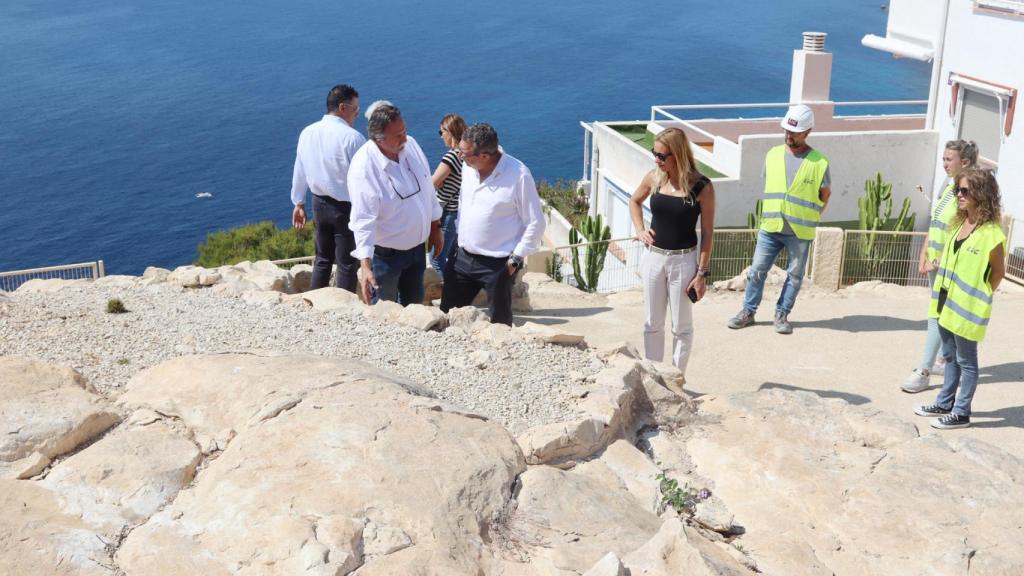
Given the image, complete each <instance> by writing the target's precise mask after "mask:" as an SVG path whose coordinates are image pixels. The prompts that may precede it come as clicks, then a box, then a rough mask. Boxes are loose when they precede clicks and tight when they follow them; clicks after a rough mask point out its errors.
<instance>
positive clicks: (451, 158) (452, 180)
mask: <svg viewBox="0 0 1024 576" xmlns="http://www.w3.org/2000/svg"><path fill="white" fill-rule="evenodd" d="M441 163H442V164H444V165H445V166H447V167H448V168H449V169H450V170H451V172H450V173H449V174H448V177H447V178H445V179H444V182H442V183H441V188H440V189H438V191H437V201H438V202H440V203H441V209H442V210H447V211H452V212H454V211H456V210H458V209H459V188H461V187H462V159H461V158H459V151H458V150H449V151H448V152H447V153H446V154H445V155H444V157H442V158H441Z"/></svg>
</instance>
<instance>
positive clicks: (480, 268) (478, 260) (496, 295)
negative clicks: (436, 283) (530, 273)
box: [441, 248, 515, 326]
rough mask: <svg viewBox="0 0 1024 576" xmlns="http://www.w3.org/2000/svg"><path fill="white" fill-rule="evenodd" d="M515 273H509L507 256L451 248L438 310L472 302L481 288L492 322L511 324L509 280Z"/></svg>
mask: <svg viewBox="0 0 1024 576" xmlns="http://www.w3.org/2000/svg"><path fill="white" fill-rule="evenodd" d="M514 282H515V274H509V273H508V257H507V256H506V257H492V256H481V255H479V254H471V253H469V252H466V250H465V249H464V248H453V249H452V252H451V254H449V255H448V262H447V264H446V265H445V269H444V290H443V291H442V292H441V311H442V312H445V313H447V312H448V310H451V309H452V308H461V307H462V306H469V305H471V304H473V300H474V299H475V298H476V295H477V294H478V293H479V292H480V289H481V288H483V289H484V290H485V291H486V292H487V311H488V313H489V314H490V316H491V323H492V324H507V325H509V326H511V325H512V284H513V283H514Z"/></svg>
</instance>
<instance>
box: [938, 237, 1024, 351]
mask: <svg viewBox="0 0 1024 576" xmlns="http://www.w3.org/2000/svg"><path fill="white" fill-rule="evenodd" d="M959 232H960V227H959V226H958V227H956V228H955V229H954V230H951V231H950V233H949V234H947V235H946V243H945V245H944V247H943V251H942V262H941V266H940V267H939V269H938V271H937V272H936V275H935V284H933V285H932V300H931V306H930V309H929V314H928V315H929V317H931V318H938V320H939V325H940V326H942V327H943V328H945V329H946V330H949V331H950V332H952V333H954V334H956V335H958V336H960V337H961V338H966V339H968V340H973V341H975V342H980V341H981V340H982V339H983V338H984V337H985V330H986V328H987V327H988V322H989V318H991V317H992V287H991V286H990V285H989V283H988V278H987V277H986V273H987V272H988V269H989V259H990V257H991V254H992V250H993V249H995V248H996V247H997V246H999V245H1000V244H1003V243H1005V242H1006V235H1005V234H1004V233H1003V229H1002V228H1001V227H1000V226H999V224H997V223H995V222H989V223H987V224H983V225H981V226H979V227H978V228H976V229H975V230H974V232H972V233H971V235H970V236H968V237H967V238H966V239H965V240H964V242H963V244H961V245H960V250H958V251H956V252H954V251H953V245H954V243H955V242H956V237H957V235H958V234H959ZM942 290H946V301H945V304H944V305H943V306H942V312H939V293H940V292H941V291H942Z"/></svg>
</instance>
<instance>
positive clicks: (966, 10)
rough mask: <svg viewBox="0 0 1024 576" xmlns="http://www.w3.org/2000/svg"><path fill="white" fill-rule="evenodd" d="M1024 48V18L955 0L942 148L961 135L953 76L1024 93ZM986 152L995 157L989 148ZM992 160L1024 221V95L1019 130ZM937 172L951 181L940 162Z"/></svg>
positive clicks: (1010, 209)
mask: <svg viewBox="0 0 1024 576" xmlns="http://www.w3.org/2000/svg"><path fill="white" fill-rule="evenodd" d="M1022 50H1024V18H1019V17H1008V16H999V15H993V14H991V13H987V12H984V11H975V9H974V2H972V1H970V0H950V10H949V21H948V23H947V26H946V40H945V44H944V49H943V60H942V69H941V71H940V76H939V79H940V82H939V93H938V105H937V108H936V111H937V114H936V117H935V122H936V126H935V127H936V129H937V130H938V134H939V139H938V140H939V142H938V143H939V146H942V145H944V144H945V142H946V141H947V140H955V139H957V138H958V137H959V133H958V128H957V127H956V126H954V123H953V118H952V117H951V116H950V101H951V98H952V91H951V89H950V87H949V85H948V84H947V80H948V78H949V74H950V72H956V73H957V74H962V75H966V76H972V77H974V78H980V79H982V80H985V81H987V82H994V83H996V84H1003V85H1006V86H1010V87H1012V88H1016V89H1017V90H1018V94H1020V92H1021V91H1024V57H1021V56H1020V53H1021V51H1022ZM981 153H982V155H983V156H987V157H990V154H987V153H986V151H985V150H982V151H981ZM936 154H938V152H936ZM990 159H991V160H994V161H996V162H998V164H999V172H998V179H999V186H1000V189H1001V191H1002V194H1003V207H1004V209H1005V210H1006V212H1007V213H1010V214H1012V215H1014V216H1015V217H1016V218H1024V95H1018V96H1017V108H1016V111H1015V114H1014V118H1013V131H1012V132H1011V133H1010V135H1009V136H1007V137H1006V138H1005V140H1004V141H1003V142H1002V144H1001V146H1000V150H999V157H998V158H991V157H990ZM935 174H936V178H937V179H942V178H944V177H945V173H944V172H943V171H942V164H941V163H937V165H936V167H935Z"/></svg>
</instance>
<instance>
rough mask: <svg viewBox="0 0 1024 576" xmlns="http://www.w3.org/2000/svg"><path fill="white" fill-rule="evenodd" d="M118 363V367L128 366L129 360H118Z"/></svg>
mask: <svg viewBox="0 0 1024 576" xmlns="http://www.w3.org/2000/svg"><path fill="white" fill-rule="evenodd" d="M116 363H117V365H118V366H127V365H128V359H127V358H118V359H117V362H116Z"/></svg>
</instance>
